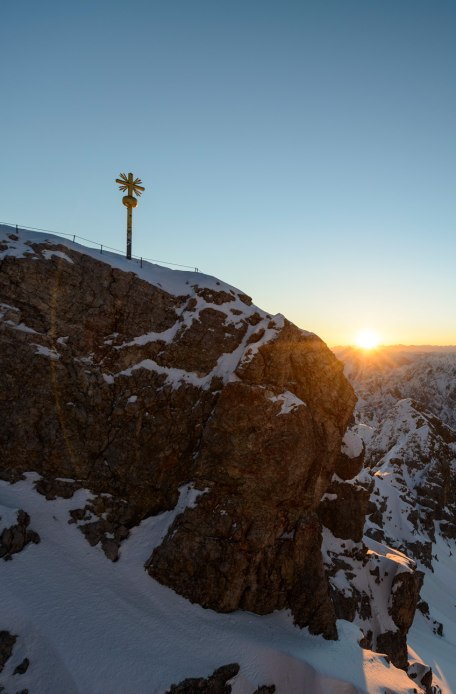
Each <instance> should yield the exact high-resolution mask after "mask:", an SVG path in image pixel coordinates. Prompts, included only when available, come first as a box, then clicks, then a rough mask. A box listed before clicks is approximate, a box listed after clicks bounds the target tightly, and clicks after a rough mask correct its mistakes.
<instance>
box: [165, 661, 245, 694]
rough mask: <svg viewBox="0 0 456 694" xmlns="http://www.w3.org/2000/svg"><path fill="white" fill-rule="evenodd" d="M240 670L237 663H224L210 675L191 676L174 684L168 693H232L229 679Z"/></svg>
mask: <svg viewBox="0 0 456 694" xmlns="http://www.w3.org/2000/svg"><path fill="white" fill-rule="evenodd" d="M238 672H239V665H238V664H237V663H231V664H230V665H222V667H219V668H217V670H214V672H213V673H212V675H210V677H207V678H204V677H189V678H188V679H186V680H184V681H183V682H180V684H173V685H172V686H171V688H170V689H169V690H168V691H167V692H166V694H198V693H201V694H230V692H231V689H232V688H231V685H230V684H229V681H230V680H232V679H233V678H234V677H236V675H237V674H238Z"/></svg>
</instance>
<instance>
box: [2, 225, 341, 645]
mask: <svg viewBox="0 0 456 694" xmlns="http://www.w3.org/2000/svg"><path fill="white" fill-rule="evenodd" d="M21 234H22V232H20V234H19V238H14V236H11V235H10V236H9V237H8V235H7V236H6V237H5V241H4V244H3V252H2V253H1V254H0V255H1V256H2V260H1V271H0V291H1V295H0V296H1V299H0V300H1V302H2V308H1V314H2V320H1V321H0V349H1V353H2V363H3V364H4V367H5V373H6V378H5V379H4V381H3V382H2V390H1V393H0V402H2V404H3V406H4V407H3V409H4V412H5V416H4V421H3V425H2V429H1V431H0V445H1V446H2V450H3V463H2V474H3V475H4V476H9V478H10V479H17V477H18V476H19V475H20V474H21V473H22V472H24V471H26V470H30V469H33V470H35V471H37V472H39V473H40V474H41V475H42V476H43V478H44V479H43V480H41V481H40V482H39V483H38V488H39V489H41V491H42V492H43V493H45V494H46V495H48V496H52V495H53V494H56V493H59V489H60V491H62V492H63V493H64V495H68V496H71V494H72V492H73V491H74V485H73V483H72V482H71V481H70V482H68V478H69V479H70V480H77V483H78V484H80V485H81V486H84V487H86V488H89V489H90V490H91V491H92V492H93V493H94V494H95V495H96V497H97V498H101V497H102V496H103V495H106V494H109V495H111V502H110V504H111V507H113V506H116V508H117V511H116V513H117V516H119V509H121V508H122V504H123V503H126V506H128V512H127V513H126V515H125V518H121V517H120V516H122V513H120V516H119V517H117V516H116V514H115V513H113V512H111V511H110V510H108V509H102V508H101V506H100V503H99V502H97V503H98V506H97V507H96V508H92V509H90V508H86V509H80V510H78V509H75V510H74V514H73V520H75V521H77V522H79V523H80V525H81V529H82V530H83V531H84V532H85V534H86V535H87V537H88V539H89V541H90V542H92V543H98V542H100V543H101V544H102V546H103V548H104V549H105V551H106V552H107V554H108V556H110V558H112V559H116V558H117V555H118V549H119V544H120V542H121V540H122V538H123V537H124V536H126V534H128V529H129V527H131V526H132V525H134V524H135V523H137V522H139V521H140V520H142V519H143V518H145V517H146V516H148V515H153V514H156V513H159V512H161V511H164V510H168V509H172V508H173V507H174V506H175V505H176V502H177V499H178V497H179V489H180V488H181V487H182V486H183V485H185V484H187V483H189V482H193V484H194V485H195V487H196V488H197V489H200V490H205V493H204V494H202V495H201V496H200V498H199V499H198V501H197V503H196V505H195V506H194V507H189V508H187V509H186V510H185V511H184V512H183V513H182V514H181V515H180V516H178V517H177V518H176V520H175V522H174V524H173V525H172V527H171V528H170V531H169V532H168V534H167V536H166V537H165V539H164V541H163V543H162V545H161V546H159V547H158V548H156V549H155V551H154V552H153V554H152V556H151V558H150V560H149V562H148V570H149V572H150V573H151V575H153V576H154V577H156V578H157V579H158V580H160V581H161V582H162V583H165V584H167V585H169V586H170V587H172V588H174V589H175V590H177V591H178V592H180V593H182V594H183V595H185V596H186V597H188V598H189V599H190V600H194V601H197V602H200V603H201V604H203V605H205V606H208V607H212V608H214V609H217V610H222V611H229V610H234V609H237V608H243V609H248V610H253V611H256V612H260V613H265V612H270V611H272V610H274V609H278V608H282V607H290V608H291V609H292V611H293V614H294V616H295V620H296V622H297V623H298V624H300V625H302V626H304V625H308V626H309V628H310V629H311V630H312V631H314V632H318V633H323V634H324V635H325V636H327V637H331V638H333V637H335V635H336V629H335V614H334V609H333V606H332V603H331V600H330V597H329V592H328V584H327V579H326V575H325V571H324V567H323V562H322V557H321V551H320V543H321V530H320V522H319V519H318V516H317V507H318V505H319V503H320V499H321V497H322V495H323V494H324V492H325V491H326V489H327V486H328V484H329V481H330V480H331V478H332V475H333V473H334V469H335V465H336V461H337V459H338V456H339V453H340V449H341V440H342V437H343V435H344V432H345V429H346V426H347V423H348V421H349V419H350V416H351V414H352V410H353V407H354V403H355V398H354V394H353V390H352V388H351V387H350V385H349V384H348V382H347V381H346V379H345V378H344V376H343V373H342V365H341V364H340V362H338V361H337V359H336V358H335V357H334V355H333V354H332V353H331V352H330V351H329V350H328V349H327V347H326V345H325V344H324V343H323V342H322V341H321V340H320V339H319V338H318V337H316V336H315V335H313V334H312V333H306V332H304V331H302V330H300V329H298V328H297V327H295V326H293V325H292V324H291V323H289V322H288V321H287V320H285V319H284V318H283V317H282V316H280V315H279V316H275V317H273V318H271V317H270V316H268V315H267V314H265V313H264V312H263V311H261V310H260V309H258V308H256V307H255V306H253V305H252V303H251V300H250V298H249V297H247V296H246V295H245V294H243V293H240V292H238V290H235V289H234V288H232V287H229V286H228V285H223V284H221V283H220V282H218V281H217V280H215V279H214V278H210V277H205V276H201V275H198V274H195V273H179V272H173V271H169V270H164V269H162V268H154V267H152V268H151V267H149V268H148V270H147V271H148V272H149V275H150V278H151V279H150V278H149V280H148V281H145V280H144V279H141V278H140V277H138V276H137V274H135V273H134V272H125V271H123V270H121V269H117V268H116V267H113V264H114V265H115V260H112V259H109V262H102V260H103V258H102V259H100V260H98V259H97V258H94V257H90V254H89V253H80V252H78V251H77V250H76V249H74V248H73V247H71V244H69V245H64V244H58V243H57V244H56V243H55V241H52V240H51V241H49V242H47V243H42V242H41V243H39V240H41V241H42V238H41V239H38V240H33V239H30V238H29V239H27V238H24V236H23V235H21ZM130 267H132V266H131V265H130ZM134 267H135V266H134V265H133V268H134ZM143 271H144V272H146V271H145V270H143ZM137 272H138V273H140V269H139V268H137ZM61 478H64V479H63V480H62V479H61ZM113 500H114V501H113ZM89 514H92V515H96V518H95V517H93V518H91V517H90V516H89ZM119 532H120V535H119Z"/></svg>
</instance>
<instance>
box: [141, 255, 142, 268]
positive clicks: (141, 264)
mask: <svg viewBox="0 0 456 694" xmlns="http://www.w3.org/2000/svg"><path fill="white" fill-rule="evenodd" d="M141 267H142V256H141Z"/></svg>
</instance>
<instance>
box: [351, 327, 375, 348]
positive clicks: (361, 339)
mask: <svg viewBox="0 0 456 694" xmlns="http://www.w3.org/2000/svg"><path fill="white" fill-rule="evenodd" d="M355 344H356V346H357V347H360V348H361V349H365V350H370V349H375V348H376V347H378V346H379V344H380V338H379V336H378V334H377V333H376V332H374V331H373V330H362V331H361V332H360V333H358V335H357V336H356V340H355Z"/></svg>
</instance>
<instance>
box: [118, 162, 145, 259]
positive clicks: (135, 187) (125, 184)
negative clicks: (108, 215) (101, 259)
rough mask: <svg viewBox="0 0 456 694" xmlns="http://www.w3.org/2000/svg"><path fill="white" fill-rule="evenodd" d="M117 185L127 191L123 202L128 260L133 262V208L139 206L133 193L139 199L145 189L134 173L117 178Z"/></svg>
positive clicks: (122, 174)
mask: <svg viewBox="0 0 456 694" xmlns="http://www.w3.org/2000/svg"><path fill="white" fill-rule="evenodd" d="M116 183H118V184H119V190H122V191H126V192H127V195H124V196H123V198H122V202H123V204H124V205H125V207H126V208H127V258H128V259H129V260H131V237H132V233H133V230H132V227H133V208H134V207H136V206H137V204H138V200H137V199H136V198H135V197H134V195H133V193H134V194H135V195H137V196H138V198H139V197H140V196H141V195H142V194H143V192H144V190H145V188H143V186H142V185H140V184H141V183H142V181H141V179H140V178H134V176H133V174H132V173H129V174H128V176H126V175H125V174H124V173H121V174H120V175H119V178H116Z"/></svg>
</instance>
